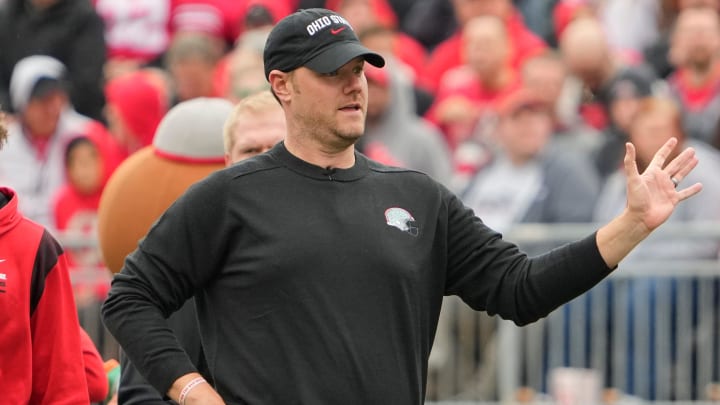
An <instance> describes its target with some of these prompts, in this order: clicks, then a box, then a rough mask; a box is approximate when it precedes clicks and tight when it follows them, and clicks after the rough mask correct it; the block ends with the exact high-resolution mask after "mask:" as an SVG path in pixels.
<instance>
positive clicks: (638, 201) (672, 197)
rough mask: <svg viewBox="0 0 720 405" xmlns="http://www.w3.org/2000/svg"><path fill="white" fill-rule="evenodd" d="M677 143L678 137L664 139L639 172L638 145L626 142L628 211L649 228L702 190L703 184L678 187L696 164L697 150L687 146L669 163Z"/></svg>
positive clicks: (661, 221)
mask: <svg viewBox="0 0 720 405" xmlns="http://www.w3.org/2000/svg"><path fill="white" fill-rule="evenodd" d="M676 145H677V139H675V138H671V139H669V140H668V141H667V142H665V144H664V145H663V146H662V147H661V148H660V149H659V150H658V151H657V152H656V153H655V156H654V157H653V159H652V161H651V162H650V164H649V165H648V167H647V169H645V171H644V172H643V173H642V174H640V173H639V172H638V168H637V163H636V161H635V147H634V146H633V144H631V143H627V144H625V174H626V176H627V204H628V207H627V208H628V213H629V214H630V215H632V216H634V217H635V218H636V219H637V220H638V221H639V222H640V223H642V224H644V225H645V226H646V227H647V229H648V230H649V231H652V230H653V229H655V228H657V227H658V226H660V225H661V224H662V223H663V222H665V220H667V219H668V217H670V215H671V214H672V213H673V210H674V209H675V206H676V205H677V204H678V203H679V202H680V201H682V200H685V199H687V198H690V197H692V196H693V195H695V194H697V193H699V192H700V190H702V184H700V183H695V184H693V185H691V186H689V187H686V188H682V189H677V185H678V183H680V182H681V181H682V180H683V179H684V178H685V177H686V176H687V175H688V173H690V172H691V171H692V170H693V169H694V168H695V166H697V164H698V159H697V157H696V156H695V150H693V149H692V148H687V149H685V150H684V151H682V153H680V154H679V155H678V156H677V157H676V158H675V159H673V160H672V161H671V162H670V163H668V164H667V165H666V164H665V161H666V160H667V158H668V156H669V155H670V153H671V152H672V150H673V148H675V146H676Z"/></svg>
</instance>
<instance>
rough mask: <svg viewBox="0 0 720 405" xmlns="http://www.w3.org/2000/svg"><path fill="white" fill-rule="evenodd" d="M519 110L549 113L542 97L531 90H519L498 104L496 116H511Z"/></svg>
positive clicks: (548, 107)
mask: <svg viewBox="0 0 720 405" xmlns="http://www.w3.org/2000/svg"><path fill="white" fill-rule="evenodd" d="M521 110H533V111H548V112H549V111H550V106H549V105H548V103H547V100H545V99H544V98H543V97H542V96H540V95H539V94H537V92H534V91H532V90H529V89H526V88H520V89H518V90H515V91H513V92H512V93H510V94H508V95H507V96H505V97H504V98H503V99H502V100H500V103H499V104H498V114H499V115H500V116H502V117H507V116H512V115H514V114H516V113H518V112H520V111H521Z"/></svg>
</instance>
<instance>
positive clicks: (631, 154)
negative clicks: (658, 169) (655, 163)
mask: <svg viewBox="0 0 720 405" xmlns="http://www.w3.org/2000/svg"><path fill="white" fill-rule="evenodd" d="M624 163H625V175H626V176H627V177H628V178H631V177H633V176H638V175H639V173H638V168H637V162H636V161H635V145H633V144H631V143H630V142H627V143H625V159H624Z"/></svg>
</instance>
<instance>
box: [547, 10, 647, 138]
mask: <svg viewBox="0 0 720 405" xmlns="http://www.w3.org/2000/svg"><path fill="white" fill-rule="evenodd" d="M560 50H561V54H562V56H563V60H564V61H565V64H566V65H567V67H568V70H569V72H570V74H571V75H572V76H573V77H574V78H575V79H576V84H575V87H576V90H575V92H576V94H575V96H574V97H575V99H576V102H575V104H576V105H577V109H576V111H577V113H578V114H580V116H581V117H582V119H583V120H584V121H585V122H586V123H587V124H588V125H590V126H591V127H593V128H595V129H598V130H603V129H605V128H606V127H607V125H608V113H607V108H606V105H607V91H608V84H609V83H610V82H611V81H612V79H613V77H615V76H616V75H617V74H619V73H620V72H621V71H623V70H624V69H639V70H640V71H642V72H646V73H645V74H647V75H648V76H649V77H652V73H651V72H650V71H649V69H644V68H642V67H639V66H629V65H628V64H627V63H626V61H624V60H623V58H622V57H619V56H618V54H617V53H615V52H614V51H613V50H612V49H611V48H610V47H609V45H608V42H607V38H606V36H605V32H604V31H603V28H602V26H601V25H600V22H599V21H598V20H597V19H594V18H589V17H588V18H581V19H577V20H574V21H572V22H571V23H570V24H569V25H568V27H567V28H566V29H565V31H564V32H563V35H562V37H561V38H560Z"/></svg>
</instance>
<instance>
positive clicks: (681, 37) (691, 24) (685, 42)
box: [672, 10, 720, 68]
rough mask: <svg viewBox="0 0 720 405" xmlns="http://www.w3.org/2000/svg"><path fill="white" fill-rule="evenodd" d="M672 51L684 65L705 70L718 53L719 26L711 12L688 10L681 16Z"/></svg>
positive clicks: (719, 43)
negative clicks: (679, 56) (681, 57)
mask: <svg viewBox="0 0 720 405" xmlns="http://www.w3.org/2000/svg"><path fill="white" fill-rule="evenodd" d="M672 45H673V47H674V48H675V49H674V51H675V52H678V53H679V54H680V55H683V60H682V62H684V64H686V65H689V66H692V67H699V68H706V67H708V66H709V65H710V64H711V63H712V62H713V61H714V59H715V58H716V57H717V53H718V51H720V24H718V18H717V16H716V15H713V14H712V12H709V13H708V12H701V11H700V10H689V11H688V12H686V14H684V15H681V17H680V20H679V22H678V25H677V28H676V31H675V35H674V38H673V43H672Z"/></svg>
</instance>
